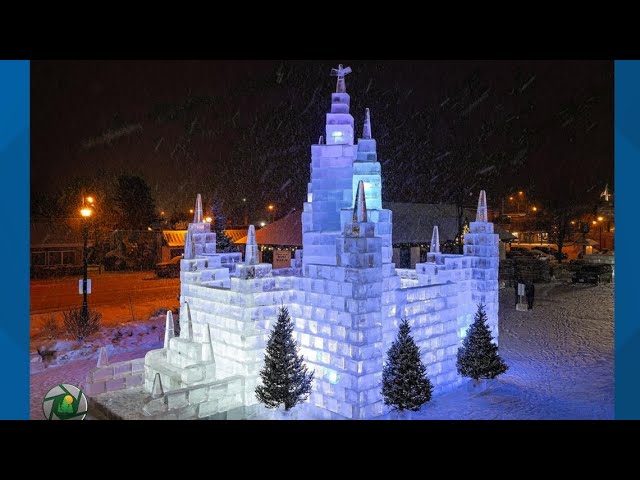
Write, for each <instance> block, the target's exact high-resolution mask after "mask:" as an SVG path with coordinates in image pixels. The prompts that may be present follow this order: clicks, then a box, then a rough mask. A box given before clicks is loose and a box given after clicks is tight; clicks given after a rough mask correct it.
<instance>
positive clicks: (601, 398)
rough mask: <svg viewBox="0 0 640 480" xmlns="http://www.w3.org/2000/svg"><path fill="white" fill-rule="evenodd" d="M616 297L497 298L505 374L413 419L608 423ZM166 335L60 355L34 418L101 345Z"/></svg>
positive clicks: (126, 333)
mask: <svg viewBox="0 0 640 480" xmlns="http://www.w3.org/2000/svg"><path fill="white" fill-rule="evenodd" d="M613 292H614V288H613V285H600V286H597V287H592V286H585V285H564V284H549V285H542V284H540V285H536V303H535V305H534V309H533V310H531V311H527V312H517V311H516V310H515V308H514V305H513V304H514V293H513V289H510V288H509V289H504V290H501V291H500V332H501V333H500V335H501V336H500V354H501V355H502V356H503V358H504V359H505V361H506V362H507V364H508V365H509V367H510V368H509V370H508V371H507V373H505V374H504V375H502V376H501V377H499V378H498V379H496V380H495V381H494V382H493V384H492V385H491V386H490V387H489V388H488V389H487V390H486V391H485V392H483V393H480V394H478V393H471V392H469V391H468V390H467V388H466V387H464V386H463V387H461V388H458V389H456V390H454V391H452V392H449V393H447V394H444V395H441V396H436V397H435V398H434V399H433V400H432V401H431V402H429V403H428V404H427V405H426V406H425V407H423V409H422V410H421V411H420V412H417V413H414V414H413V418H414V419H611V418H613V415H614V350H613V298H614V296H613ZM118 331H119V332H120V334H118ZM163 334H164V317H162V316H161V317H155V318H154V319H152V320H150V321H148V322H139V323H128V324H124V325H122V326H120V327H115V328H109V329H105V330H103V332H101V334H100V335H98V336H97V337H96V338H95V339H92V340H91V341H90V342H86V344H85V346H84V347H82V348H79V349H75V350H73V349H72V350H70V351H69V353H66V354H65V353H62V354H59V355H58V356H57V357H56V359H55V360H54V361H53V363H52V364H51V365H50V366H49V367H48V368H46V369H44V370H42V371H40V372H35V369H34V370H33V371H34V373H32V375H31V418H36V419H38V418H42V398H43V396H44V394H45V393H46V392H47V391H48V390H49V389H50V388H51V387H53V386H55V385H57V384H59V383H71V384H75V385H82V383H83V382H84V379H85V377H86V375H87V372H88V371H89V369H90V368H92V367H94V366H95V364H96V361H97V349H98V347H99V346H100V345H108V352H109V359H110V361H114V362H115V361H121V360H127V359H132V358H138V357H142V356H144V354H145V353H146V352H147V351H148V350H151V349H154V348H160V347H161V345H162V337H163ZM58 347H65V349H68V348H70V347H73V345H71V344H69V343H67V344H64V343H59V344H58ZM33 365H36V364H35V363H34V364H33Z"/></svg>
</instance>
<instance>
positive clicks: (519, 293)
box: [518, 283, 525, 296]
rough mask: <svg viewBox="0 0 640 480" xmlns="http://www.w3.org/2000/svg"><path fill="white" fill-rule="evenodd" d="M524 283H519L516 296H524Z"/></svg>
mask: <svg viewBox="0 0 640 480" xmlns="http://www.w3.org/2000/svg"><path fill="white" fill-rule="evenodd" d="M524 294H525V293H524V283H519V284H518V295H520V296H524Z"/></svg>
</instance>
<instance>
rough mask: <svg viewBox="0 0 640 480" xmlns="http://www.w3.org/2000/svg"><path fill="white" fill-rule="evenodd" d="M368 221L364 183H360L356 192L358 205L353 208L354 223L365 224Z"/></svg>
mask: <svg viewBox="0 0 640 480" xmlns="http://www.w3.org/2000/svg"><path fill="white" fill-rule="evenodd" d="M366 221H367V201H366V199H365V198H364V182H363V181H362V180H360V181H359V182H358V191H357V192H356V203H355V205H354V206H353V223H364V222H366Z"/></svg>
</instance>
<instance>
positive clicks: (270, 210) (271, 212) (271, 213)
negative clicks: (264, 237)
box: [267, 204, 276, 223]
mask: <svg viewBox="0 0 640 480" xmlns="http://www.w3.org/2000/svg"><path fill="white" fill-rule="evenodd" d="M275 209H276V207H275V206H274V205H273V204H271V205H269V206H268V207H267V210H269V214H270V215H271V222H272V223H273V220H274V211H275Z"/></svg>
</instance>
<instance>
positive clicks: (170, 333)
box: [164, 310, 175, 348]
mask: <svg viewBox="0 0 640 480" xmlns="http://www.w3.org/2000/svg"><path fill="white" fill-rule="evenodd" d="M173 337H175V332H174V330H173V313H171V310H168V311H167V321H166V324H165V327H164V348H169V341H170V340H171V339H172V338H173Z"/></svg>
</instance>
